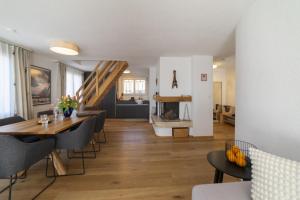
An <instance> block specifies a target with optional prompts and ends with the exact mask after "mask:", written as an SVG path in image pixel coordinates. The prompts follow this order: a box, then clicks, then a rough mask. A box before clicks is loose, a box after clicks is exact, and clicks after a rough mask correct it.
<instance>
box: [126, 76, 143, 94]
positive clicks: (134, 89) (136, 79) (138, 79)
mask: <svg viewBox="0 0 300 200" xmlns="http://www.w3.org/2000/svg"><path fill="white" fill-rule="evenodd" d="M128 80H131V81H133V93H125V91H124V90H125V81H128ZM136 81H144V83H145V86H144V87H145V88H144V91H143V92H142V93H140V92H137V90H136ZM122 94H123V95H125V96H130V95H134V96H144V95H146V94H147V79H146V78H142V77H139V78H130V77H128V78H123V79H122Z"/></svg>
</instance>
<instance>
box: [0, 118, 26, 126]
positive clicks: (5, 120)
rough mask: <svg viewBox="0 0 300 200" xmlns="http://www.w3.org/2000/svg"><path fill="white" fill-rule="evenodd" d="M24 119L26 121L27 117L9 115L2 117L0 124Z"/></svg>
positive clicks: (3, 124)
mask: <svg viewBox="0 0 300 200" xmlns="http://www.w3.org/2000/svg"><path fill="white" fill-rule="evenodd" d="M23 121H25V119H24V118H22V117H20V116H13V117H7V118H4V119H0V126H5V125H9V124H14V123H18V122H23Z"/></svg>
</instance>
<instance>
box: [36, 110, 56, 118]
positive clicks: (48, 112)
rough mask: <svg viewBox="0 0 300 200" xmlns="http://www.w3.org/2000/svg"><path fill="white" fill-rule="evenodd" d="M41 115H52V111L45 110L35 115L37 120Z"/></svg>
mask: <svg viewBox="0 0 300 200" xmlns="http://www.w3.org/2000/svg"><path fill="white" fill-rule="evenodd" d="M41 115H53V110H45V111H41V112H38V113H37V118H39V117H41Z"/></svg>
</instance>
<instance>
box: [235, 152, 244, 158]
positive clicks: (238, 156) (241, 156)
mask: <svg viewBox="0 0 300 200" xmlns="http://www.w3.org/2000/svg"><path fill="white" fill-rule="evenodd" d="M235 156H236V157H237V158H242V159H245V158H246V156H245V154H244V153H243V152H242V151H239V152H237V153H236V154H235Z"/></svg>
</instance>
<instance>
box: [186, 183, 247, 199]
mask: <svg viewBox="0 0 300 200" xmlns="http://www.w3.org/2000/svg"><path fill="white" fill-rule="evenodd" d="M250 190H251V182H250V181H245V182H234V183H221V184H206V185H196V186H194V187H193V192H192V200H251V196H250Z"/></svg>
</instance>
